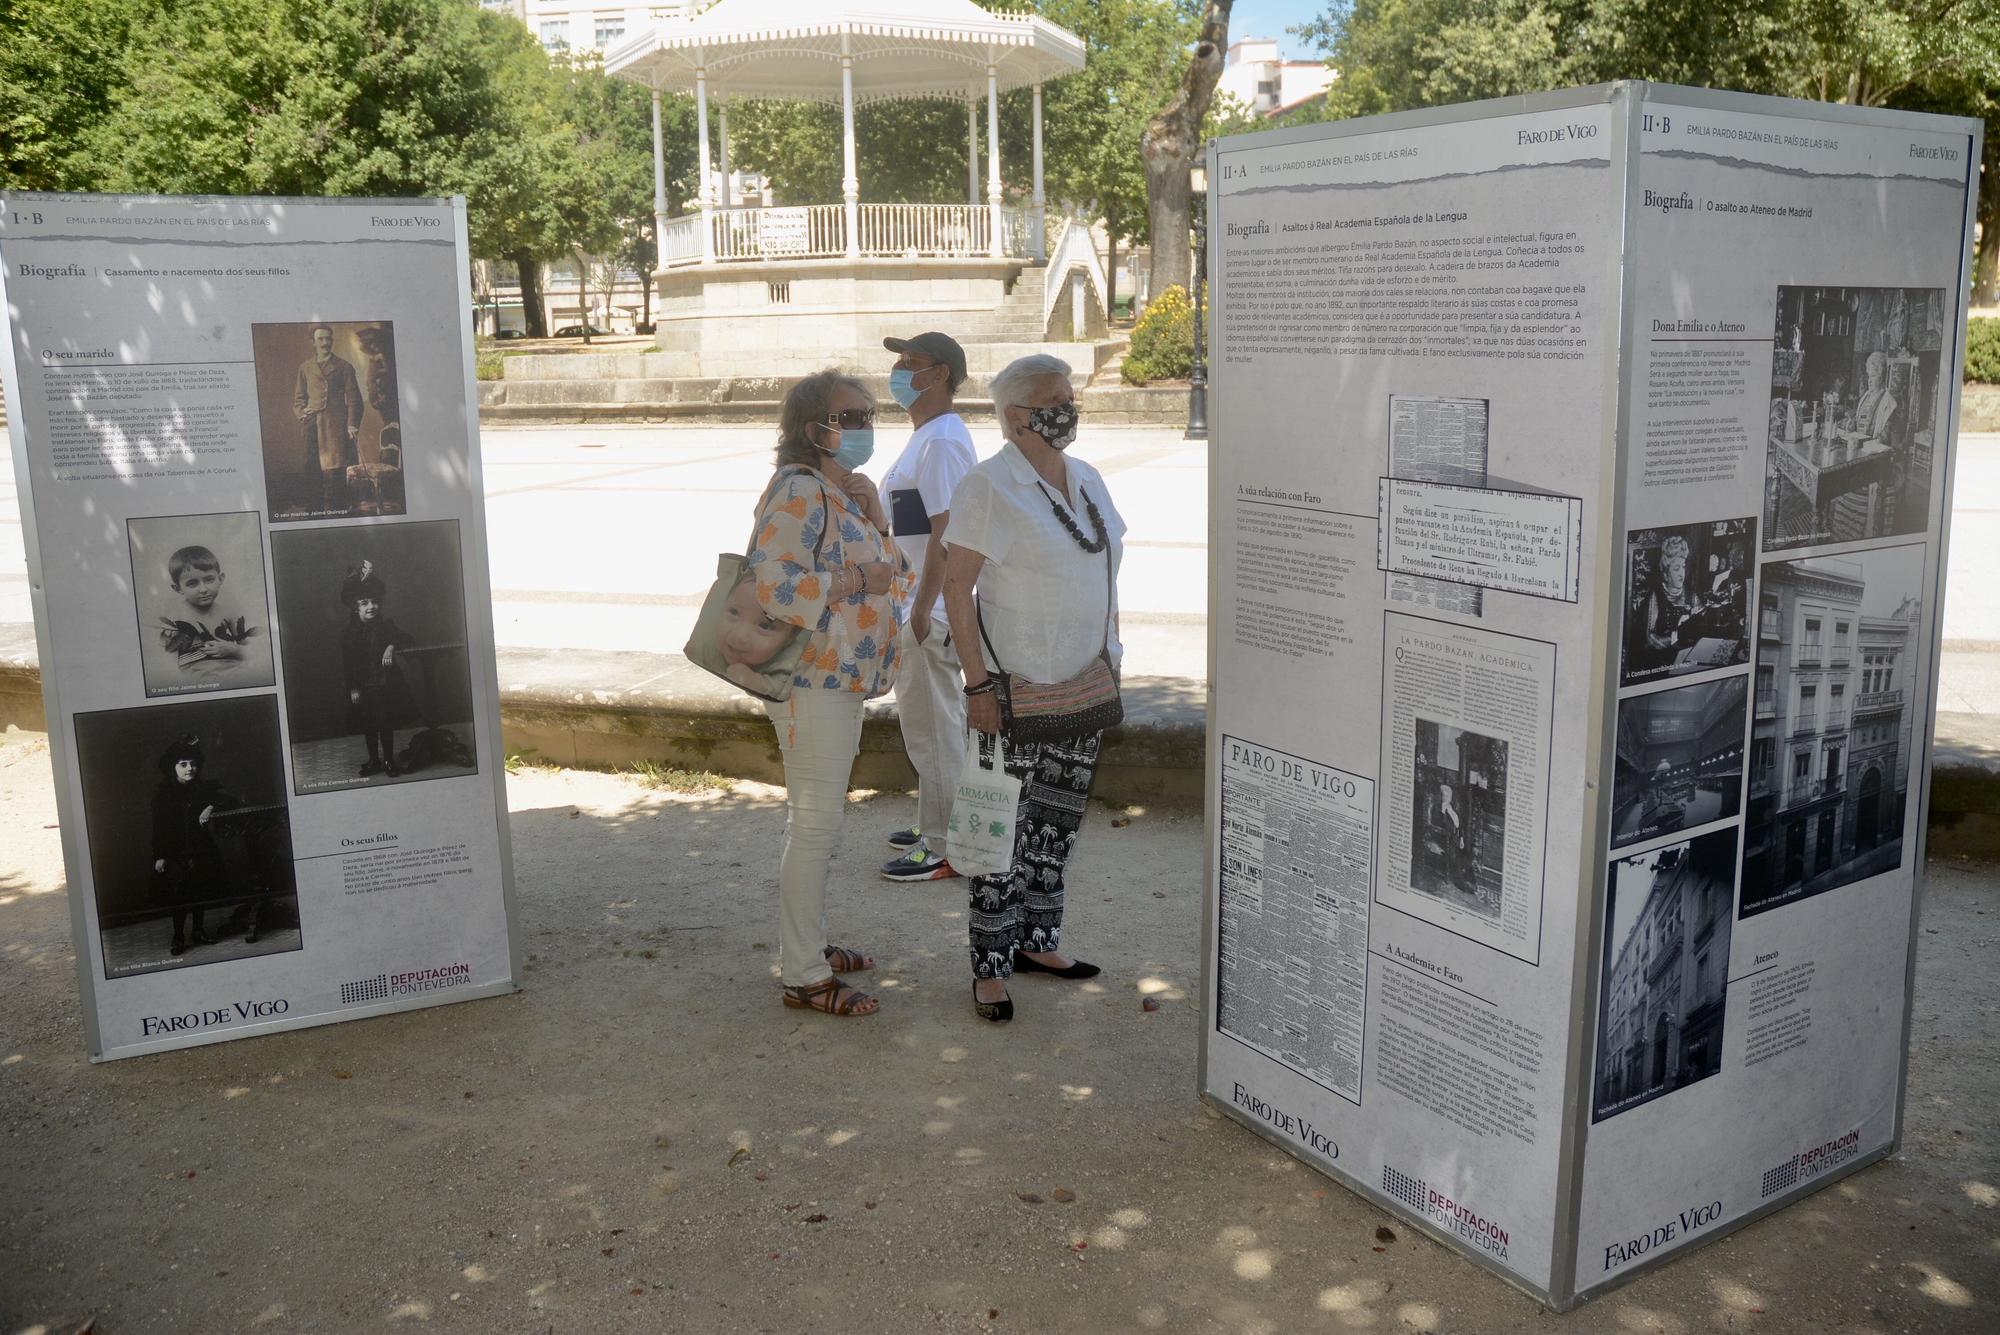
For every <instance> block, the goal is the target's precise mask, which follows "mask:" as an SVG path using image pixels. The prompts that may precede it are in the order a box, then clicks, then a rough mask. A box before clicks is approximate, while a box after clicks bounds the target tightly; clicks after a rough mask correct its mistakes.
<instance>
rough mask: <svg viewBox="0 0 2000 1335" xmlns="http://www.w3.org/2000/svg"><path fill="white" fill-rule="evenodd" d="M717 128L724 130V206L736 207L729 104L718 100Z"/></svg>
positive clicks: (716, 106) (722, 144)
mask: <svg viewBox="0 0 2000 1335" xmlns="http://www.w3.org/2000/svg"><path fill="white" fill-rule="evenodd" d="M715 128H716V129H718V130H720V131H722V143H721V145H720V147H721V149H722V154H721V158H720V163H721V166H720V171H721V176H722V207H723V208H725V209H733V208H735V207H736V187H735V186H733V185H731V184H730V183H729V104H728V103H727V102H720V101H718V102H717V103H716V104H715Z"/></svg>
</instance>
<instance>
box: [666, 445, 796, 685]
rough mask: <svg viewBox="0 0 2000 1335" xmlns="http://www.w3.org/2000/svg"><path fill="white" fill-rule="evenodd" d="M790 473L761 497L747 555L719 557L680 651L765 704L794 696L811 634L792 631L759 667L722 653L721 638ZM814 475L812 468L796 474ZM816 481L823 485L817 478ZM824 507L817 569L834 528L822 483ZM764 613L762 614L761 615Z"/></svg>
mask: <svg viewBox="0 0 2000 1335" xmlns="http://www.w3.org/2000/svg"><path fill="white" fill-rule="evenodd" d="M787 471H791V470H781V471H780V472H779V473H778V474H777V476H775V477H773V478H772V479H771V485H770V486H768V487H766V488H765V489H764V494H763V495H762V496H761V497H759V498H758V501H757V512H756V516H755V517H754V518H753V519H752V520H751V524H752V527H751V529H750V540H749V541H748V542H746V543H745V544H744V545H743V552H744V554H743V555H740V556H739V555H737V554H736V553H735V552H724V553H722V554H721V555H719V556H717V557H716V558H715V582H714V583H713V584H711V585H709V586H708V596H707V597H706V598H704V599H702V604H701V614H700V615H699V616H697V617H696V618H695V621H694V633H693V634H691V635H689V636H688V642H687V644H686V645H685V646H684V647H683V648H682V650H681V652H682V653H684V654H686V655H687V659H688V661H689V662H690V663H693V664H695V665H696V666H697V667H701V668H706V669H707V670H708V671H710V672H712V673H714V674H715V675H716V676H718V677H720V678H722V679H723V680H724V681H726V682H728V683H729V684H730V685H732V686H735V687H738V688H740V689H742V690H746V691H748V692H750V694H752V695H754V696H758V697H759V698H761V699H765V700H788V699H790V698H791V694H792V685H793V683H792V676H793V674H794V673H795V672H796V671H797V670H798V666H799V659H800V658H801V657H803V656H804V654H805V651H806V643H807V641H808V640H810V639H811V638H812V634H813V632H812V631H811V630H810V629H809V628H807V627H805V626H791V627H789V630H790V634H788V635H787V636H786V637H785V638H784V640H783V642H781V643H779V644H778V645H777V646H776V647H775V648H773V649H772V650H771V652H770V653H769V654H768V655H766V656H764V657H763V658H762V659H761V661H758V662H746V661H740V660H739V661H731V660H730V659H729V658H727V657H725V656H724V654H723V650H722V634H723V630H724V628H725V627H726V626H727V625H728V612H729V600H730V599H731V597H733V596H734V595H735V593H736V590H737V587H738V586H739V585H741V584H742V583H744V581H746V580H754V579H755V578H756V576H755V574H754V573H753V572H752V571H751V569H750V556H749V553H751V552H754V551H756V550H757V533H758V531H759V530H760V529H762V528H763V526H764V506H765V505H766V504H768V503H769V502H770V499H771V497H772V496H773V495H774V494H775V493H776V492H777V490H778V484H779V483H780V482H781V481H783V480H784V477H785V475H786V472H787ZM796 471H800V472H811V471H812V470H810V469H798V470H796ZM813 476H814V480H816V481H818V480H819V475H818V474H817V473H814V474H813ZM820 504H821V507H822V514H821V519H820V526H819V540H818V541H817V542H815V543H814V544H813V566H814V567H815V568H817V567H818V566H819V554H820V551H821V549H822V548H824V547H825V546H826V531H827V529H828V528H830V527H832V525H833V506H832V502H831V501H830V500H829V499H828V497H827V494H826V483H825V482H824V481H820ZM762 610H763V609H762V608H761V607H760V608H759V609H758V611H759V614H760V615H761V613H762Z"/></svg>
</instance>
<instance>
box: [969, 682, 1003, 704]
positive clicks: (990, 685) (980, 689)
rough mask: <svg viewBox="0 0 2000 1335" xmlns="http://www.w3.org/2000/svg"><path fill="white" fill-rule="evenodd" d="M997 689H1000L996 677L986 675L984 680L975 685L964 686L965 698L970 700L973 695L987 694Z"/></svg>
mask: <svg viewBox="0 0 2000 1335" xmlns="http://www.w3.org/2000/svg"><path fill="white" fill-rule="evenodd" d="M999 689H1000V682H999V681H998V680H997V679H996V678H993V677H988V678H987V679H986V680H985V681H982V682H980V683H979V684H978V685H977V686H968V687H966V688H965V698H966V699H968V700H970V699H971V698H972V697H973V696H975V695H989V694H991V693H992V692H994V691H997V690H999Z"/></svg>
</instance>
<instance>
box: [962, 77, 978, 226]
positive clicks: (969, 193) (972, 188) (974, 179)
mask: <svg viewBox="0 0 2000 1335" xmlns="http://www.w3.org/2000/svg"><path fill="white" fill-rule="evenodd" d="M965 202H966V203H968V204H977V203H978V202H979V99H978V98H977V97H976V96H968V97H967V98H966V99H965Z"/></svg>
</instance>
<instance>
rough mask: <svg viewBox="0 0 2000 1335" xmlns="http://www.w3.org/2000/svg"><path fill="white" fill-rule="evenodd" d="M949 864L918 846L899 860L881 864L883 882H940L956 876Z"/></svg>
mask: <svg viewBox="0 0 2000 1335" xmlns="http://www.w3.org/2000/svg"><path fill="white" fill-rule="evenodd" d="M956 875H958V873H957V872H955V871H953V870H952V867H951V864H950V863H949V862H947V861H945V860H944V859H943V858H941V857H939V856H938V855H937V854H935V853H933V852H931V851H930V850H929V849H928V848H925V847H924V846H923V845H921V844H919V845H917V847H915V848H913V849H911V850H910V851H909V852H907V853H905V854H904V855H903V856H902V857H899V858H890V859H889V860H888V861H887V862H885V863H883V864H882V879H883V880H885V881H942V880H944V879H945V878H947V877H950V876H956Z"/></svg>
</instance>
